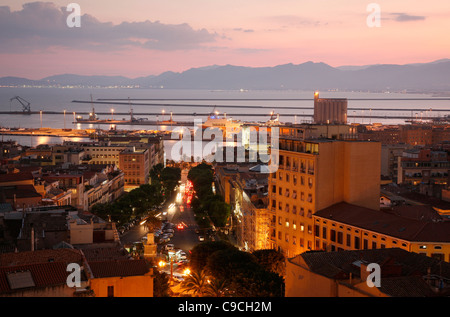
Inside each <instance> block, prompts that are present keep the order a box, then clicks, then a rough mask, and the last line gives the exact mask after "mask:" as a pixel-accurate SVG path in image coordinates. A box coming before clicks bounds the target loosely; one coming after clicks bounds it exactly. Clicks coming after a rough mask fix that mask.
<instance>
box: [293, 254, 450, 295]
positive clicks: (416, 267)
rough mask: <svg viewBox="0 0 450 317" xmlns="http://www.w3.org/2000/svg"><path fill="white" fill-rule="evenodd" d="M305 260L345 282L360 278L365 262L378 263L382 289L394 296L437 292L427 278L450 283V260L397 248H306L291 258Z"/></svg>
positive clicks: (296, 262)
mask: <svg viewBox="0 0 450 317" xmlns="http://www.w3.org/2000/svg"><path fill="white" fill-rule="evenodd" d="M302 260H303V261H304V263H305V264H306V265H307V267H308V269H309V270H310V271H312V272H314V273H317V274H319V275H322V276H325V277H328V278H332V279H336V280H342V281H344V282H345V280H348V279H349V277H350V274H351V275H352V277H354V278H361V264H362V263H365V264H368V263H377V264H379V265H380V267H381V287H380V288H379V290H380V291H381V292H382V293H385V294H387V295H389V296H394V297H428V296H436V293H435V292H434V290H433V287H432V286H431V285H430V284H429V283H427V278H428V277H431V276H433V277H440V278H443V279H444V280H445V281H446V282H447V283H446V284H447V285H448V281H449V280H450V263H447V262H444V261H439V260H437V259H433V258H430V257H426V256H422V255H419V254H416V253H412V252H408V251H405V250H402V249H398V248H390V249H373V250H356V251H340V252H305V253H302V254H300V255H298V256H296V257H294V258H291V259H288V261H289V262H290V263H292V264H294V265H300V264H301V263H302ZM428 270H429V271H428ZM428 274H429V275H428Z"/></svg>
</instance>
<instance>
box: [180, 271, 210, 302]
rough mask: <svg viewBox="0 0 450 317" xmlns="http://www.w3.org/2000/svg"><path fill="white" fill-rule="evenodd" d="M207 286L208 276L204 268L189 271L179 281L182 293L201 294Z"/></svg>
mask: <svg viewBox="0 0 450 317" xmlns="http://www.w3.org/2000/svg"><path fill="white" fill-rule="evenodd" d="M207 286H208V276H207V275H206V272H205V271H204V270H201V271H200V270H198V271H194V272H191V273H190V274H189V275H188V277H187V278H186V279H185V280H184V281H183V282H182V283H181V289H182V292H183V293H192V294H193V295H194V296H199V297H201V296H203V295H204V294H205V293H206V290H207Z"/></svg>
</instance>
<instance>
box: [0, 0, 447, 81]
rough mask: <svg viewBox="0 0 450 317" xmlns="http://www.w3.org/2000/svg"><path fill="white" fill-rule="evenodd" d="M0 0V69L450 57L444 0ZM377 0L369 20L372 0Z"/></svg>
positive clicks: (84, 70)
mask: <svg viewBox="0 0 450 317" xmlns="http://www.w3.org/2000/svg"><path fill="white" fill-rule="evenodd" d="M71 2H72V1H70V0H55V1H52V2H28V1H21V0H0V43H1V44H0V76H19V77H26V78H30V79H41V78H43V77H46V76H51V75H56V74H65V73H74V74H80V75H122V76H126V77H130V78H135V77H140V76H148V75H158V74H160V73H162V72H165V71H175V72H181V71H184V70H187V69H189V68H192V67H204V66H210V65H226V64H231V65H238V66H251V67H262V66H276V65H280V64H287V63H293V64H300V63H304V62H307V61H313V62H324V63H327V64H329V65H331V66H343V65H368V64H380V63H384V64H407V63H421V62H431V61H434V60H438V59H443V58H450V40H449V31H450V1H448V0H432V1H426V2H424V1H423V0H420V1H419V0H404V1H403V0H380V1H370V0H369V1H363V0H338V1H337V0H326V1H325V0H315V1H311V0H277V1H275V0H240V1H236V0H127V1H123V0H121V1H116V0H78V1H73V2H76V3H77V4H79V5H80V7H81V15H82V16H81V27H80V28H69V27H68V26H67V24H66V19H67V16H68V15H69V14H70V12H67V11H66V7H67V5H68V4H69V3H71ZM372 2H374V3H377V4H379V6H380V7H381V27H372V28H371V27H369V26H368V25H367V22H366V20H367V17H368V15H369V14H370V12H368V11H367V10H366V9H367V5H368V4H370V3H372Z"/></svg>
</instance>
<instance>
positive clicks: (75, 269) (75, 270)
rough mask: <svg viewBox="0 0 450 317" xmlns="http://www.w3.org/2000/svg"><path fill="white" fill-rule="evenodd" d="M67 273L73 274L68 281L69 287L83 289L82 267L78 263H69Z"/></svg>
mask: <svg viewBox="0 0 450 317" xmlns="http://www.w3.org/2000/svg"><path fill="white" fill-rule="evenodd" d="M66 271H67V272H71V273H70V274H69V275H68V276H67V279H66V284H67V286H68V287H81V267H80V265H79V264H78V263H69V265H67V268H66Z"/></svg>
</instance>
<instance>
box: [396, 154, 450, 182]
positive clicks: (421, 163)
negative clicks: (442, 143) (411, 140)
mask: <svg viewBox="0 0 450 317" xmlns="http://www.w3.org/2000/svg"><path fill="white" fill-rule="evenodd" d="M449 157H450V155H449V154H448V153H447V152H446V151H435V150H432V149H427V148H414V149H410V150H406V151H404V152H403V155H402V156H401V157H398V172H397V182H398V184H402V183H405V184H412V185H418V184H420V183H426V184H440V185H446V184H448V183H449V179H450V178H449V177H450V176H449V175H450V174H449V173H450V159H449Z"/></svg>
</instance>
